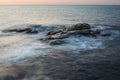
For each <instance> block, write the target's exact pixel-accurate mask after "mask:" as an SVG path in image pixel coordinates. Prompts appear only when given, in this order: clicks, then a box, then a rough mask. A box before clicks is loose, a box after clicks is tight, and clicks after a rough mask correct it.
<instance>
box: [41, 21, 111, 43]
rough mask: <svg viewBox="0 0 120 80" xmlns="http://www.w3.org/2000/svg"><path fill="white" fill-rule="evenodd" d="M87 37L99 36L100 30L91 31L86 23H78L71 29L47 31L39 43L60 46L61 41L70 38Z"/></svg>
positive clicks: (104, 35)
mask: <svg viewBox="0 0 120 80" xmlns="http://www.w3.org/2000/svg"><path fill="white" fill-rule="evenodd" d="M78 35H80V36H87V37H91V36H92V37H97V36H100V35H101V30H92V29H91V26H90V25H89V24H87V23H79V24H76V25H73V26H71V27H65V28H64V29H62V30H53V31H49V32H48V33H47V34H46V36H45V37H44V38H41V39H40V40H41V41H44V42H47V43H49V44H50V45H51V44H54V43H55V44H57V45H60V44H61V41H59V39H60V40H62V41H63V39H65V38H68V37H70V36H78ZM110 35H111V34H102V35H101V36H103V37H106V36H110Z"/></svg>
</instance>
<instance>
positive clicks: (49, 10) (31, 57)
mask: <svg viewBox="0 0 120 80" xmlns="http://www.w3.org/2000/svg"><path fill="white" fill-rule="evenodd" d="M77 23H89V24H90V25H91V26H92V29H99V30H102V31H103V33H110V34H111V35H112V36H110V37H109V38H101V37H99V38H91V37H85V36H81V37H79V36H75V37H74V36H72V37H69V38H66V39H64V40H65V41H67V42H69V44H63V45H58V46H50V45H48V44H46V43H43V42H41V41H40V40H39V39H40V38H43V37H44V36H45V34H46V33H47V32H48V31H51V30H57V29H59V28H61V27H62V26H66V27H67V26H71V25H73V24H77ZM36 25H39V26H38V27H36ZM26 27H31V28H33V29H36V30H38V31H39V34H31V35H28V34H24V33H4V32H3V30H7V29H12V28H14V29H15V28H26ZM119 37H120V6H119V5H116V6H113V5H109V6H107V5H106V6H105V5H103V6H102V5H101V6H83V5H69V6H68V5H61V6H60V5H59V6H56V5H54V6H52V5H46V6H45V5H33V6H32V5H31V6H25V5H24V6H0V80H88V79H89V76H88V75H89V74H88V73H86V72H83V73H84V74H83V73H82V72H81V71H80V73H79V71H78V72H75V73H72V72H74V71H71V70H72V69H73V68H75V67H76V69H78V68H79V67H78V66H81V65H78V64H77V62H78V63H79V62H81V63H94V62H95V63H99V62H100V61H102V60H105V58H106V56H105V55H114V54H115V55H118V54H117V53H119V51H120V38H119ZM83 53H84V54H83ZM86 54H87V55H86ZM118 56H119V55H118ZM68 57H69V58H68ZM115 58H116V57H114V59H112V58H110V59H109V58H108V59H109V60H113V61H117V60H116V59H118V57H117V58H116V59H115ZM61 60H63V61H61ZM49 61H50V62H49ZM51 61H52V62H51ZM56 61H58V62H56ZM64 62H65V63H66V64H64ZM100 63H102V62H100ZM67 64H68V65H67ZM105 64H106V63H105ZM62 65H63V67H64V68H63V67H62ZM71 65H74V67H73V66H71ZM87 65H88V64H87ZM47 66H51V67H50V68H49V67H47ZM88 66H89V67H92V66H91V65H88ZM82 67H84V66H82ZM97 68H99V67H97ZM100 68H101V67H100ZM31 69H33V70H31ZM83 69H85V70H87V69H86V67H84V68H83ZM102 69H103V73H105V69H104V68H103V67H102ZM110 69H111V68H110ZM59 70H61V71H59ZM92 70H93V71H94V70H95V71H96V73H98V74H97V76H98V75H99V71H98V70H97V69H94V68H93V69H91V71H92ZM119 70H120V69H119ZM36 71H37V72H36ZM51 71H52V72H53V73H52V72H51ZM87 71H88V72H89V70H87ZM111 72H114V71H111ZM10 73H11V74H10ZM55 74H56V75H55ZM62 74H64V75H66V77H65V76H64V75H62ZM80 74H81V77H79V76H80ZM91 74H92V75H91V76H93V75H94V73H91ZM105 74H106V73H105ZM69 75H72V76H71V77H70V76H69ZM75 75H76V76H75ZM85 75H87V78H86V77H85ZM100 75H101V73H100ZM110 75H112V73H110ZM67 76H69V77H67ZM94 76H96V75H94ZM94 76H93V78H92V80H96V79H94V78H96V77H94ZM100 77H101V76H100ZM117 77H118V76H117ZM113 78H114V76H113ZM113 78H111V79H109V80H112V79H113ZM118 78H119V77H118ZM106 79H107V78H106V77H103V79H102V80H106ZM115 80H118V79H115Z"/></svg>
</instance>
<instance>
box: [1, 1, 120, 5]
mask: <svg viewBox="0 0 120 80" xmlns="http://www.w3.org/2000/svg"><path fill="white" fill-rule="evenodd" d="M0 4H120V0H59V1H58V0H0Z"/></svg>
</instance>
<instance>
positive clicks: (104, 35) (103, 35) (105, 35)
mask: <svg viewBox="0 0 120 80" xmlns="http://www.w3.org/2000/svg"><path fill="white" fill-rule="evenodd" d="M101 36H102V37H109V36H111V34H102V35H101Z"/></svg>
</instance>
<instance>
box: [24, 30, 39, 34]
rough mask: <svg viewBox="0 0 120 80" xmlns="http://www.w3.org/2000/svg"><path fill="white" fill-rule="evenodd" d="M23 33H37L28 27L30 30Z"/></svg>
mask: <svg viewBox="0 0 120 80" xmlns="http://www.w3.org/2000/svg"><path fill="white" fill-rule="evenodd" d="M25 33H27V34H37V33H38V31H37V30H32V29H30V30H27V31H25Z"/></svg>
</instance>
